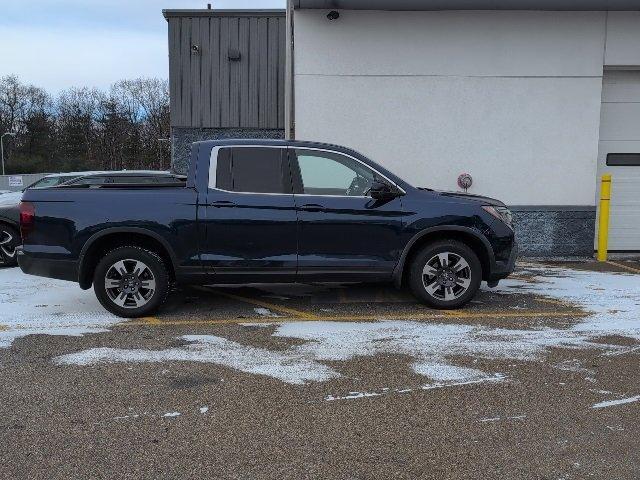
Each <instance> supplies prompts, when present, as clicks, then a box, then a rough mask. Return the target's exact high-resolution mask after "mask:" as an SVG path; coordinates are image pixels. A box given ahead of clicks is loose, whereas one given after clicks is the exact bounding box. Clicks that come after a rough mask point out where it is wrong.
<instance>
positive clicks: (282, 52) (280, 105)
mask: <svg viewBox="0 0 640 480" xmlns="http://www.w3.org/2000/svg"><path fill="white" fill-rule="evenodd" d="M286 31H287V22H286V19H285V18H284V17H281V18H278V98H277V99H276V105H275V108H276V110H277V116H278V122H277V128H284V72H285V70H286V67H285V60H286V43H287V42H286Z"/></svg>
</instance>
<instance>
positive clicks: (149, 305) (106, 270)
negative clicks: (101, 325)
mask: <svg viewBox="0 0 640 480" xmlns="http://www.w3.org/2000/svg"><path fill="white" fill-rule="evenodd" d="M120 262H122V263H120ZM135 262H140V263H135ZM116 265H121V268H120V270H119V269H118V267H116ZM139 265H144V267H146V268H145V269H143V270H142V271H141V272H140V274H139V275H136V273H135V271H134V270H135V269H136V268H137V266H139ZM122 268H124V275H122V274H120V272H122V271H123V270H122ZM118 275H120V276H119V277H118ZM108 277H109V278H108ZM107 282H109V285H115V284H116V283H119V286H113V287H108V286H107ZM152 282H153V287H154V288H153V291H151V288H145V287H144V286H143V285H148V286H150V285H151V283H152ZM169 282H170V278H169V272H168V271H167V267H166V265H165V263H164V261H163V260H162V258H161V257H160V255H158V254H157V253H155V252H152V251H150V250H146V249H144V248H141V247H136V246H125V247H119V248H116V249H114V250H111V251H110V252H109V253H107V254H106V255H105V256H104V257H102V258H101V259H100V261H99V262H98V265H97V266H96V270H95V272H94V275H93V290H94V291H95V294H96V297H98V300H99V301H100V303H101V304H102V306H103V307H104V308H105V309H107V310H108V311H109V312H111V313H113V314H115V315H118V316H119V317H125V318H136V317H143V316H145V315H149V314H151V313H153V312H155V311H156V310H158V308H160V306H162V304H163V303H164V301H165V300H166V299H167V295H168V293H169ZM123 285H124V286H125V288H126V291H125V290H124V289H123ZM131 290H134V291H135V292H131V293H127V291H131ZM114 297H115V299H114ZM116 301H119V302H122V304H118V303H116ZM141 302H144V303H143V304H141V305H140V306H137V305H138V303H141Z"/></svg>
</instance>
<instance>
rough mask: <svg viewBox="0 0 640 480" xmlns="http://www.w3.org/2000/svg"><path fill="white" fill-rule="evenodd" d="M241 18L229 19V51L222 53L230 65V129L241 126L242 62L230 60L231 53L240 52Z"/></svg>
mask: <svg viewBox="0 0 640 480" xmlns="http://www.w3.org/2000/svg"><path fill="white" fill-rule="evenodd" d="M239 21H240V19H239V18H230V19H229V49H228V50H227V51H226V52H221V53H222V54H223V55H224V56H225V58H226V59H227V63H228V64H229V125H228V126H229V127H239V126H240V64H241V61H242V58H241V59H240V61H231V60H229V52H230V51H232V50H236V51H237V50H238V49H239V48H240V47H239V45H240V42H239V39H238V35H239V23H240V22H239Z"/></svg>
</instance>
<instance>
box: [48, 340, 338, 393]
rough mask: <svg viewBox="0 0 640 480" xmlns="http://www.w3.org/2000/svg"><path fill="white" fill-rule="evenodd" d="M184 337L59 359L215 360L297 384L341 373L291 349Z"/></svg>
mask: <svg viewBox="0 0 640 480" xmlns="http://www.w3.org/2000/svg"><path fill="white" fill-rule="evenodd" d="M182 338H183V339H184V340H186V341H187V342H190V343H189V344H188V345H186V346H182V347H176V348H168V349H165V350H141V349H132V350H125V349H119V348H91V349H88V350H84V351H82V352H78V353H70V354H68V355H62V356H60V357H57V358H56V359H55V362H56V363H57V364H61V365H93V364H97V363H115V362H130V363H145V362H168V361H174V362H176V361H178V362H179V361H183V362H201V363H215V364H218V365H224V366H226V367H231V368H235V369H236V370H240V371H242V372H246V373H253V374H256V375H266V376H269V377H273V378H277V379H278V380H281V381H283V382H286V383H293V384H301V383H306V382H313V381H315V382H319V381H325V380H329V379H331V378H333V377H337V376H338V373H337V372H335V371H333V370H332V369H331V368H329V367H327V366H326V365H323V364H321V363H318V362H315V361H313V360H310V359H308V358H305V357H303V356H302V355H296V354H293V353H290V352H289V353H287V352H274V351H270V350H266V349H263V348H256V347H249V346H246V345H241V344H239V343H237V342H233V341H231V340H227V339H225V338H222V337H216V336H213V335H184V336H183V337H182Z"/></svg>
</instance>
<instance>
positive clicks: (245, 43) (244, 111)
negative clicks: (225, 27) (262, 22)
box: [236, 18, 251, 127]
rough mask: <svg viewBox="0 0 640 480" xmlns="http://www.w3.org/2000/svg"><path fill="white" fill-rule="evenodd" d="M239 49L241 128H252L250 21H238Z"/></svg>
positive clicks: (245, 19) (246, 19) (242, 19)
mask: <svg viewBox="0 0 640 480" xmlns="http://www.w3.org/2000/svg"><path fill="white" fill-rule="evenodd" d="M238 48H239V51H240V61H239V62H236V63H238V68H239V70H240V71H239V74H240V75H239V85H238V89H239V91H238V103H239V105H240V106H239V122H238V126H240V127H249V126H251V123H250V120H249V60H250V59H249V19H248V18H240V19H239V20H238Z"/></svg>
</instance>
